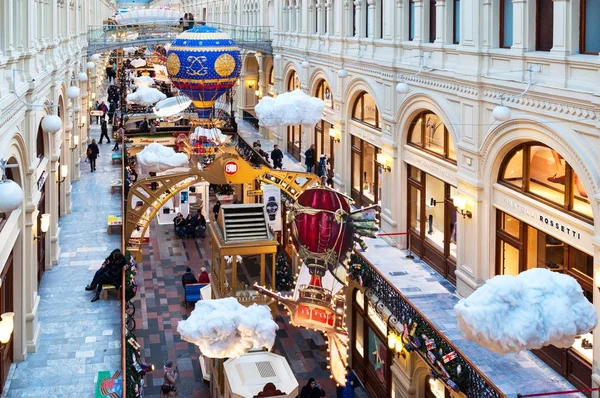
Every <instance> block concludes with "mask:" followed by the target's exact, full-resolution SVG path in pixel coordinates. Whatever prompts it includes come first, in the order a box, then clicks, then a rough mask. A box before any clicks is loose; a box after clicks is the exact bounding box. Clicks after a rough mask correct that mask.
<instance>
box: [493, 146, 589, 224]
mask: <svg viewBox="0 0 600 398" xmlns="http://www.w3.org/2000/svg"><path fill="white" fill-rule="evenodd" d="M498 181H499V182H500V183H502V184H503V185H506V186H508V187H510V188H512V189H515V190H517V191H521V192H523V193H524V194H526V195H531V196H535V197H536V199H539V200H541V201H543V202H546V203H548V204H549V205H551V206H553V207H556V208H559V209H561V210H563V211H565V212H568V213H573V214H574V215H575V216H577V217H578V218H581V219H583V220H586V221H588V222H591V221H592V220H593V214H592V206H591V204H590V201H589V199H588V194H587V192H586V191H585V188H584V186H583V183H582V181H581V179H580V178H579V176H578V175H577V173H576V172H575V170H573V168H572V167H571V165H569V163H567V161H566V160H565V159H564V158H563V157H562V156H561V155H560V154H559V153H558V152H556V151H555V150H554V149H552V148H549V147H548V146H546V145H544V144H541V143H537V142H530V143H525V144H521V145H519V146H517V147H516V148H514V149H513V150H512V151H511V152H510V153H509V154H508V155H507V156H506V157H505V158H504V160H503V162H502V166H501V167H500V175H499V176H498Z"/></svg>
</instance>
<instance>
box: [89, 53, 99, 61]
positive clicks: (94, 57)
mask: <svg viewBox="0 0 600 398" xmlns="http://www.w3.org/2000/svg"><path fill="white" fill-rule="evenodd" d="M90 59H91V60H92V61H94V62H96V61H98V60H99V59H100V54H94V55H92V56H91V57H90Z"/></svg>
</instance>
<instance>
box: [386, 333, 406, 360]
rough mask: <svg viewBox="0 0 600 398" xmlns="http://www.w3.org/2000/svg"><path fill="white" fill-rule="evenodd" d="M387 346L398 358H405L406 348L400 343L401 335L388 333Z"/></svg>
mask: <svg viewBox="0 0 600 398" xmlns="http://www.w3.org/2000/svg"><path fill="white" fill-rule="evenodd" d="M388 348H389V349H390V350H392V351H394V355H395V356H397V357H398V358H400V357H402V358H403V359H406V350H405V349H404V344H403V343H402V336H401V335H399V334H396V333H394V332H390V333H389V334H388Z"/></svg>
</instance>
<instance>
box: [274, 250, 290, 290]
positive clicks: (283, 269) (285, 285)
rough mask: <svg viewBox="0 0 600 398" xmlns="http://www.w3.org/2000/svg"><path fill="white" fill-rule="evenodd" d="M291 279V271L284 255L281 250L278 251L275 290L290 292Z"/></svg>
mask: <svg viewBox="0 0 600 398" xmlns="http://www.w3.org/2000/svg"><path fill="white" fill-rule="evenodd" d="M292 279H293V278H292V271H291V269H290V266H289V264H288V262H287V259H286V256H285V253H284V252H283V250H280V251H279V253H277V263H276V266H275V288H276V289H277V291H280V292H281V291H286V292H287V291H290V290H292V289H293V286H292V282H293V280H292Z"/></svg>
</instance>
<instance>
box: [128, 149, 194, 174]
mask: <svg viewBox="0 0 600 398" xmlns="http://www.w3.org/2000/svg"><path fill="white" fill-rule="evenodd" d="M137 160H138V163H139V164H140V166H142V170H144V171H145V172H151V171H152V172H155V173H159V172H161V171H167V170H169V169H172V168H174V167H182V166H187V165H188V157H187V155H186V154H185V153H177V152H175V151H174V150H173V148H169V147H166V146H164V145H161V144H157V143H156V142H153V143H152V144H149V145H148V146H146V147H145V148H144V149H143V150H142V151H141V152H140V153H138V154H137Z"/></svg>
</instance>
